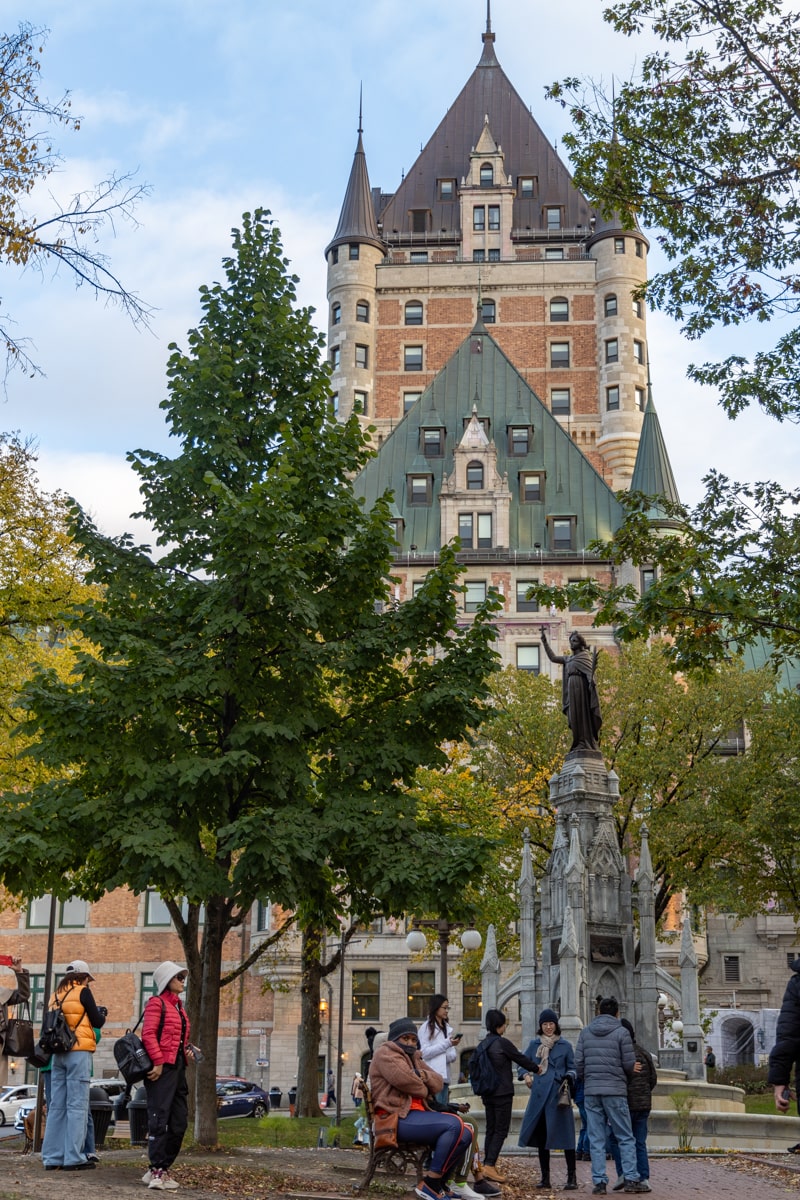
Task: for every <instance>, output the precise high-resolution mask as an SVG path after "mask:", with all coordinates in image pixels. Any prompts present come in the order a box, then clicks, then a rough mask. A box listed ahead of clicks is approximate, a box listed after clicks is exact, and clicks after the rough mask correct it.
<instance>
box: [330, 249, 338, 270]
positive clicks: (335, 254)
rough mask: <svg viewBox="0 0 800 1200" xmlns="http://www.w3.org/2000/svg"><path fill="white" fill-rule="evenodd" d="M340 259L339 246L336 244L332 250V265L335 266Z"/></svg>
mask: <svg viewBox="0 0 800 1200" xmlns="http://www.w3.org/2000/svg"><path fill="white" fill-rule="evenodd" d="M338 261H339V247H338V246H334V248H333V250H331V266H332V267H335V266H336V264H337V263H338Z"/></svg>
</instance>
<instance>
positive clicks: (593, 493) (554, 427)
mask: <svg viewBox="0 0 800 1200" xmlns="http://www.w3.org/2000/svg"><path fill="white" fill-rule="evenodd" d="M473 406H475V407H476V408H477V415H478V417H479V418H482V419H488V433H489V437H490V438H491V439H492V441H493V442H494V444H495V446H496V448H497V471H498V474H499V475H500V476H501V477H502V476H503V475H507V477H508V487H509V489H510V492H511V507H510V519H509V543H510V547H509V548H510V550H511V551H514V550H518V551H521V552H531V551H534V550H535V549H536V548H537V547H542V548H543V549H544V550H545V551H546V549H547V545H548V535H547V518H548V517H553V516H561V517H575V518H576V519H577V542H576V545H577V549H578V551H579V552H580V551H581V550H582V549H584V548H585V547H586V546H587V545H588V543H589V542H590V541H592V540H593V539H595V538H602V539H609V538H610V537H611V535H612V533H613V532H614V530H615V529H616V528H617V527H618V526H619V524H620V523H621V520H622V510H621V507H620V505H619V502H618V501H617V499H616V497H615V495H614V493H613V492H612V490H611V488H610V487H609V486H608V484H606V482H605V481H604V480H603V478H602V477H601V476H600V475H599V474H598V472H597V471H596V470H595V469H594V467H593V466H592V464H591V463H590V462H589V460H588V459H587V458H586V457H585V455H584V454H582V453H581V451H580V450H579V449H578V447H577V446H576V445H575V443H574V442H573V441H572V439H571V438H570V437H569V435H568V434H567V433H566V432H565V430H564V429H562V428H561V426H560V425H559V423H558V421H557V420H556V419H555V417H553V416H552V414H551V413H550V412H549V410H548V409H547V408H546V407H545V406H544V404H542V402H541V400H540V399H539V397H538V396H537V395H536V393H535V392H533V391H532V390H531V388H530V387H529V386H528V384H527V383H526V382H525V380H524V379H523V378H522V376H521V375H520V374H519V372H518V371H517V370H516V369H515V367H514V366H513V364H512V363H511V362H510V361H509V359H508V358H507V357H506V356H505V354H504V353H503V351H502V350H501V349H500V347H499V346H498V345H497V343H496V342H495V341H494V339H493V338H492V337H491V335H490V334H489V332H488V331H487V329H486V327H485V326H484V325H483V323H482V322H481V321H480V320H479V321H478V322H477V323H476V325H475V327H474V329H473V330H472V332H471V333H470V334H469V335H468V336H467V338H466V339H465V340H464V342H463V343H462V344H461V346H460V347H459V348H458V350H457V351H456V352H455V354H454V355H453V356H452V358H450V360H449V361H448V362H447V363H446V364H445V366H444V367H443V368H442V370H441V371H440V372H439V374H438V375H437V376H436V378H435V379H434V380H433V382H432V383H431V384H430V386H429V387H428V388H427V390H426V391H425V392H423V394H422V396H421V397H420V399H419V400H418V401H417V402H416V404H415V405H414V406H413V408H411V410H410V411H409V412H408V413H407V414H406V416H405V417H404V418H403V420H402V421H401V422H400V424H399V425H398V426H397V427H396V429H394V431H393V432H392V433H391V434H390V435H389V437H388V438H387V439H386V440H385V441H384V442H383V444H382V446H381V447H380V449H379V450H378V452H377V454H376V456H375V458H374V459H372V460H371V461H370V462H369V463H368V464H367V466H366V467H365V468H364V470H363V471H362V472H361V473H360V474H359V475H358V476H357V477H356V479H355V480H354V485H353V486H354V489H355V491H356V494H357V495H361V496H364V498H365V500H366V502H367V504H368V505H370V504H373V503H374V502H375V501H376V500H377V499H378V497H379V496H380V495H382V494H383V492H385V491H387V490H388V491H392V492H393V493H394V509H395V510H396V514H397V515H398V516H401V517H402V519H403V521H404V522H405V532H404V539H403V540H404V544H405V546H406V547H411V546H414V547H415V548H416V550H417V551H418V552H419V553H420V554H433V553H435V552H436V551H438V550H439V549H440V546H441V542H440V508H439V502H438V496H439V493H440V491H441V489H442V482H443V480H444V479H445V477H446V476H449V475H451V474H452V472H453V467H454V459H453V451H454V449H455V448H456V447H457V446H458V444H459V443H460V442H461V440H462V438H463V435H464V428H465V424H468V423H469V421H470V419H471V418H472V416H473ZM523 421H524V422H525V423H526V424H530V425H531V426H532V428H533V437H532V439H531V444H530V452H529V453H528V454H527V455H526V456H524V457H521V456H520V457H517V456H512V455H511V454H510V453H509V449H510V447H509V438H508V428H509V426H512V425H517V426H518V425H520V424H521V423H523ZM431 427H436V428H441V427H444V428H445V429H446V439H445V453H444V457H442V458H424V457H422V455H421V449H420V447H421V442H420V430H421V429H424V428H431ZM535 471H541V472H544V473H545V483H544V500H543V501H542V502H541V503H539V502H537V503H533V504H531V503H526V504H522V503H520V500H519V495H520V489H519V475H520V473H522V472H535ZM409 472H410V473H412V474H418V473H426V474H430V475H431V476H432V493H433V502H432V503H431V504H430V505H429V506H418V505H411V504H409V503H408V496H407V492H406V476H407V474H408V473H409ZM475 504H476V509H478V508H479V507H480V493H479V492H476V493H475Z"/></svg>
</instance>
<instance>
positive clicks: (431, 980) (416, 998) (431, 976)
mask: <svg viewBox="0 0 800 1200" xmlns="http://www.w3.org/2000/svg"><path fill="white" fill-rule="evenodd" d="M435 991H436V972H435V971H409V972H408V1006H407V1008H406V1016H407V1017H411V1020H412V1021H424V1020H425V1018H426V1017H427V1015H428V1008H429V1006H430V1002H431V998H432V997H433V995H434V993H435Z"/></svg>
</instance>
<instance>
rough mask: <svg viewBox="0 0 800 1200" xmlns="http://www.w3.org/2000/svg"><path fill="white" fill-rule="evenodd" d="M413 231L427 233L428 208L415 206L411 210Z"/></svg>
mask: <svg viewBox="0 0 800 1200" xmlns="http://www.w3.org/2000/svg"><path fill="white" fill-rule="evenodd" d="M411 232H412V233H427V232H428V210H427V208H414V209H412V210H411Z"/></svg>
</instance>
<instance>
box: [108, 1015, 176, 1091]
mask: <svg viewBox="0 0 800 1200" xmlns="http://www.w3.org/2000/svg"><path fill="white" fill-rule="evenodd" d="M159 999H160V997H159ZM166 1012H167V1006H166V1004H165V1003H164V1001H163V1000H162V1001H161V1019H160V1020H159V1022H158V1032H157V1033H156V1041H157V1042H160V1041H161V1034H162V1033H163V1031H164V1019H165V1016H166ZM143 1017H144V1012H142V1014H141V1016H140V1017H139V1020H138V1021H137V1022H136V1024H135V1025H134V1027H133V1029H126V1030H125V1033H124V1034H123V1035H122V1037H121V1038H118V1039H117V1041H116V1042H114V1058H115V1059H116V1060H117V1067H118V1068H119V1073H120V1075H121V1076H122V1078H123V1079H124V1080H125V1082H126V1084H127V1085H128V1086H127V1088H126V1089H125V1090H126V1094H127V1095H130V1089H131V1087H132V1086H133V1084H134V1083H141V1081H142V1080H143V1079H144V1078H145V1076H146V1075H147V1073H148V1072H149V1071H152V1069H153V1060H152V1059H151V1057H150V1055H149V1054H148V1053H147V1051H146V1050H145V1048H144V1044H143V1042H142V1039H141V1038H140V1037H139V1036H138V1034H137V1033H136V1030H137V1029H138V1028H139V1026H140V1024H141V1022H142V1018H143Z"/></svg>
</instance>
